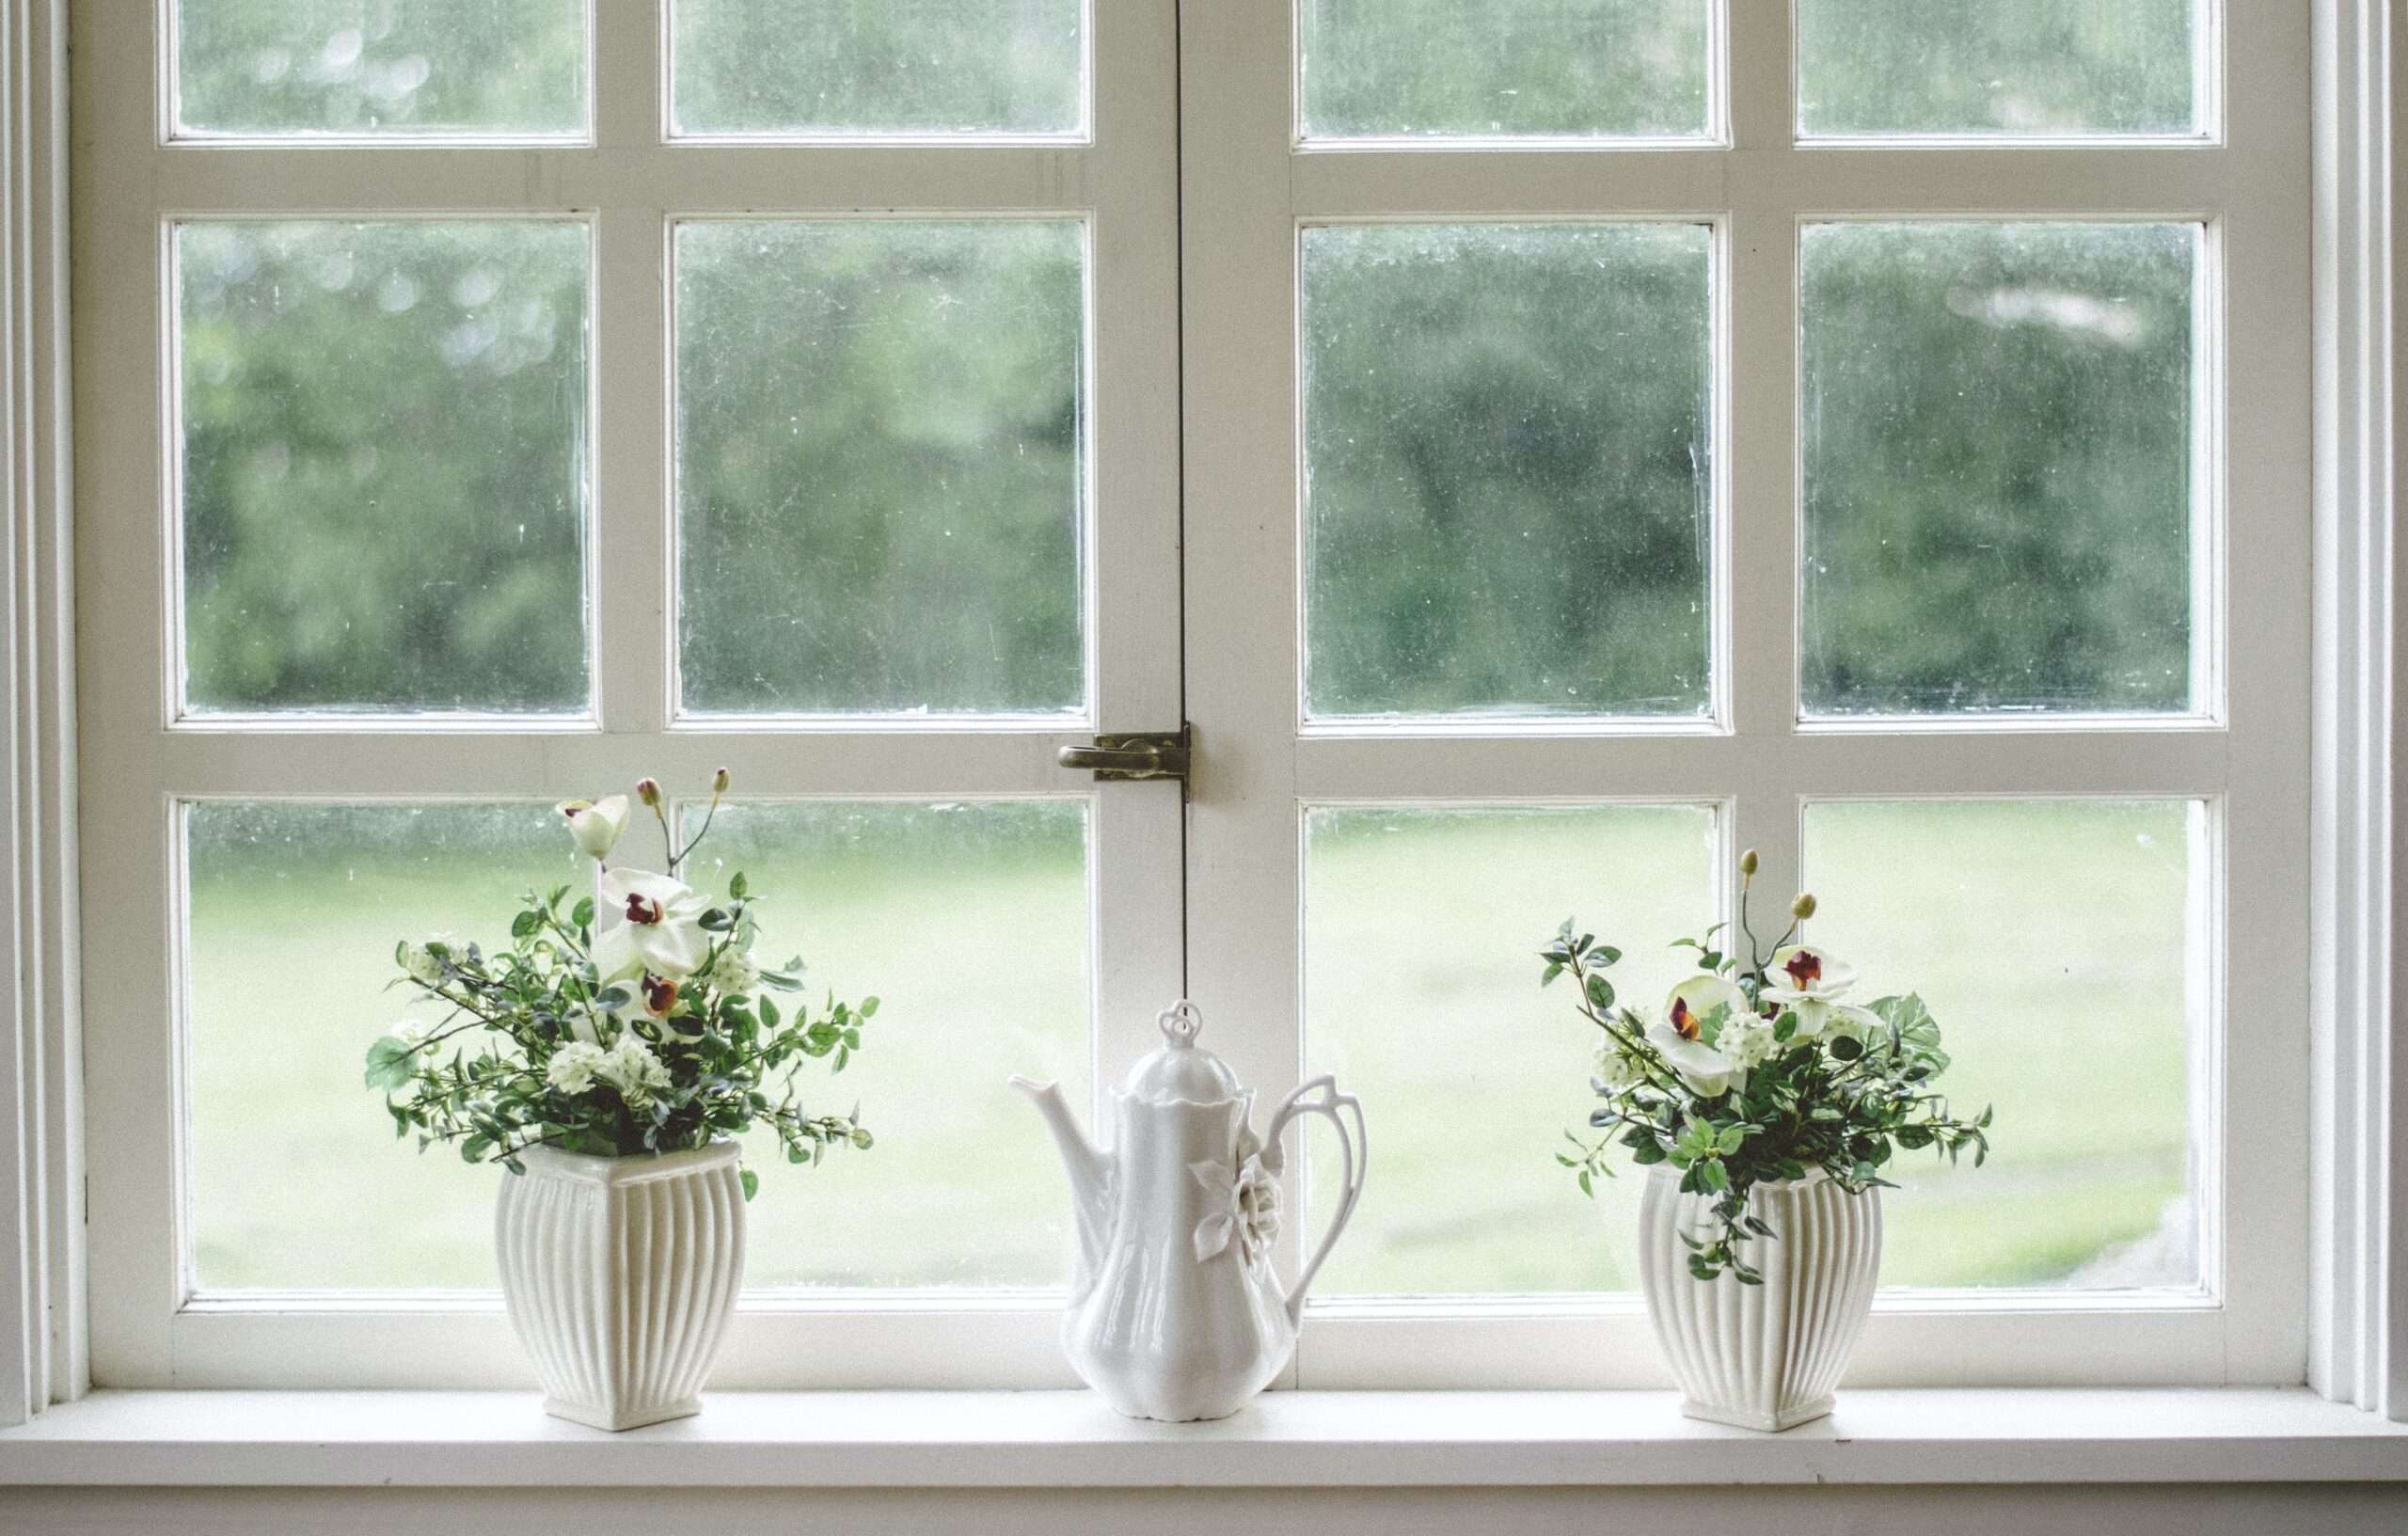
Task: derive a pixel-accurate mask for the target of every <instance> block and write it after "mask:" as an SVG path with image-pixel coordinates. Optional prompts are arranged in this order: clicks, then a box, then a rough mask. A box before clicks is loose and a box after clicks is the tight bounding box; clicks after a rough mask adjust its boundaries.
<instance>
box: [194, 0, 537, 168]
mask: <svg viewBox="0 0 2408 1536" xmlns="http://www.w3.org/2000/svg"><path fill="white" fill-rule="evenodd" d="M176 91H177V103H176V119H177V132H178V133H179V134H181V135H309V134H331V135H363V134H366V135H413V134H414V135H483V134H499V135H511V136H514V137H526V136H530V135H534V136H543V137H569V136H576V135H581V134H583V132H584V131H585V6H584V5H583V3H582V0H177V5H176Z"/></svg>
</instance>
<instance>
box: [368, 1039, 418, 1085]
mask: <svg viewBox="0 0 2408 1536" xmlns="http://www.w3.org/2000/svg"><path fill="white" fill-rule="evenodd" d="M417 1076H418V1047H416V1046H414V1045H407V1044H404V1042H402V1041H400V1040H397V1039H395V1038H393V1037H391V1036H390V1035H380V1036H378V1037H376V1040H375V1042H374V1043H373V1044H372V1045H370V1046H369V1048H368V1069H367V1083H368V1086H370V1087H372V1088H383V1089H384V1090H385V1091H387V1092H388V1093H390V1092H392V1091H393V1090H395V1089H397V1088H405V1087H407V1086H409V1085H410V1081H411V1079H413V1078H415V1077H417Z"/></svg>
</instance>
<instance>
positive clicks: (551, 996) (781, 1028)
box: [367, 768, 878, 1199]
mask: <svg viewBox="0 0 2408 1536" xmlns="http://www.w3.org/2000/svg"><path fill="white" fill-rule="evenodd" d="M727 789H728V774H727V770H726V769H725V768H721V769H720V771H719V772H718V774H717V775H716V776H715V777H714V778H713V780H712V782H711V800H710V811H709V814H707V815H706V816H705V817H704V821H703V825H702V827H701V829H700V830H699V831H696V832H695V834H694V836H693V837H692V838H691V839H689V840H688V841H687V842H686V843H684V844H683V845H682V846H681V845H680V844H679V842H678V840H677V838H676V836H675V835H674V834H673V832H672V831H670V827H669V818H668V816H667V814H666V813H665V812H664V811H663V810H662V796H661V791H660V786H659V784H657V783H656V782H655V781H653V780H651V779H644V780H642V781H640V782H639V783H638V784H637V785H636V799H637V800H640V801H641V802H642V804H643V805H644V806H646V807H648V808H649V809H650V810H651V812H652V814H653V817H654V819H655V820H656V821H657V822H658V823H659V824H660V834H661V841H662V845H663V847H664V850H665V851H666V853H667V855H668V859H667V869H668V873H666V874H651V873H647V872H644V871H641V870H634V869H628V868H626V867H624V866H614V865H612V864H611V863H610V857H611V854H612V852H613V850H614V849H615V848H616V847H617V846H618V842H619V838H620V835H621V833H622V832H624V831H626V823H627V819H628V815H629V807H628V802H627V797H626V796H625V795H613V796H610V797H609V798H608V799H605V800H569V801H566V802H565V803H563V804H562V805H561V806H560V807H559V809H560V813H561V816H562V818H563V820H564V821H565V822H566V824H567V828H568V831H569V835H570V836H571V837H572V838H574V839H575V840H576V843H577V846H578V848H579V849H581V850H582V851H583V852H584V853H585V854H586V855H587V856H588V857H590V858H591V859H593V860H594V866H595V877H596V878H595V880H594V894H593V895H583V896H579V897H578V898H577V899H576V900H575V901H574V902H572V901H570V899H569V887H567V886H561V887H558V888H556V889H554V890H552V891H549V892H542V893H537V892H530V893H529V894H528V895H527V896H526V898H525V900H524V903H523V905H522V906H521V907H520V909H519V911H518V913H517V915H516V916H515V918H514V919H513V920H512V922H511V925H510V943H509V946H508V947H507V948H504V949H499V950H496V951H493V952H491V953H488V952H487V951H485V950H484V949H483V948H482V947H480V946H479V945H477V944H475V943H472V942H466V941H463V940H459V939H455V938H451V937H448V936H440V935H438V936H436V937H434V938H429V939H424V940H419V941H415V942H411V941H404V942H403V943H401V944H400V945H399V946H398V947H397V948H396V949H395V951H394V960H395V963H396V964H398V965H399V966H400V968H401V972H402V974H401V976H400V977H399V978H397V980H396V983H395V985H404V986H408V987H411V988H414V989H416V990H417V991H418V992H419V993H420V998H419V1001H420V1002H422V1003H426V1004H431V1005H433V1006H435V1007H436V1008H437V1009H439V1010H441V1011H440V1013H439V1014H438V1015H437V1016H436V1017H434V1018H432V1019H423V1020H419V1019H414V1020H409V1021H404V1023H402V1024H400V1025H399V1026H397V1027H396V1028H395V1029H394V1030H393V1031H392V1032H391V1033H390V1034H388V1035H386V1036H383V1037H379V1038H378V1039H377V1040H376V1041H375V1042H374V1043H373V1044H372V1045H371V1046H370V1047H369V1048H368V1069H367V1080H368V1085H369V1086H370V1087H372V1088H381V1089H383V1090H384V1091H385V1094H386V1101H385V1102H386V1108H387V1109H388V1111H389V1112H390V1113H391V1115H392V1116H393V1129H394V1134H395V1135H397V1136H406V1135H408V1134H410V1133H411V1132H413V1131H414V1132H417V1134H418V1140H419V1149H420V1151H423V1150H425V1149H426V1148H428V1147H431V1146H434V1145H436V1144H437V1143H447V1144H453V1145H456V1146H457V1147H458V1148H459V1152H460V1156H461V1157H462V1158H463V1159H465V1160H466V1161H467V1162H470V1163H481V1162H497V1163H499V1164H502V1165H503V1166H504V1167H506V1168H508V1169H509V1170H510V1171H511V1172H513V1173H524V1172H526V1167H525V1165H524V1164H522V1163H521V1162H520V1161H519V1154H520V1153H522V1152H524V1151H526V1150H527V1149H528V1148H531V1147H555V1148H560V1149H562V1150H563V1151H568V1152H580V1153H587V1154H591V1155H595V1156H601V1157H626V1156H632V1155H635V1154H638V1153H644V1152H673V1151H683V1150H688V1149H690V1148H700V1147H704V1146H706V1145H708V1144H709V1143H710V1142H712V1141H713V1140H715V1139H717V1138H720V1137H724V1136H734V1135H737V1134H739V1133H741V1132H745V1131H748V1130H750V1129H752V1128H753V1126H755V1125H766V1126H768V1128H769V1129H770V1130H771V1131H772V1132H775V1134H776V1135H777V1138H778V1140H779V1142H780V1143H781V1144H782V1145H783V1146H784V1149H785V1155H786V1160H787V1161H788V1162H789V1163H798V1164H800V1163H816V1162H818V1161H819V1159H820V1158H821V1156H822V1155H823V1154H824V1153H825V1152H826V1151H827V1150H828V1148H832V1147H840V1146H850V1147H855V1148H867V1147H868V1146H869V1145H870V1140H871V1138H870V1133H869V1132H867V1131H865V1130H863V1128H862V1124H861V1112H860V1110H859V1108H858V1107H856V1109H855V1110H854V1112H853V1113H852V1114H850V1115H847V1116H829V1115H822V1116H815V1115H808V1114H805V1113H804V1112H803V1111H802V1110H801V1109H800V1107H799V1106H798V1104H797V1102H796V1099H795V1090H794V1079H795V1076H796V1074H797V1073H798V1072H799V1071H800V1069H801V1068H802V1065H803V1064H804V1063H805V1062H806V1061H816V1060H820V1059H823V1058H828V1057H833V1058H834V1059H833V1062H832V1069H833V1070H835V1071H839V1072H841V1071H843V1070H844V1069H845V1064H846V1063H847V1062H848V1060H849V1059H850V1058H851V1055H852V1053H853V1052H855V1051H857V1050H859V1049H860V1048H861V1043H862V1028H863V1025H864V1024H866V1023H867V1022H868V1021H869V1020H870V1019H871V1018H872V1017H873V1016H874V1015H875V1014H876V1013H877V1012H878V999H877V998H875V997H868V998H863V1000H862V1001H861V1003H860V1004H859V1005H853V1004H848V1003H840V1002H838V1001H837V1000H836V999H835V998H834V997H833V996H830V997H829V999H828V1000H827V1002H826V1003H825V1004H824V1005H823V1006H821V1007H820V1008H819V1009H818V1010H817V1011H816V1013H815V1012H814V1010H813V1009H812V1008H811V1007H810V1006H809V1005H808V1004H796V1005H791V1007H792V1011H791V1013H789V1012H787V1011H786V1010H785V1009H782V1008H781V1007H780V1006H779V1005H778V1004H777V1002H776V1001H775V1000H774V999H773V998H772V997H771V996H770V993H772V992H787V993H794V992H800V990H801V989H802V974H803V965H802V961H801V959H800V958H794V959H790V960H788V961H787V962H786V963H785V964H784V965H782V966H778V967H775V968H769V967H765V966H763V965H762V964H761V963H759V962H758V961H757V960H755V959H754V958H753V942H754V939H755V937H756V935H757V928H756V925H755V922H754V919H753V907H754V905H755V904H756V902H757V901H758V900H759V898H758V897H756V896H754V895H753V894H752V893H751V891H750V890H748V889H747V887H746V885H745V880H744V876H743V875H742V874H741V873H740V872H739V873H737V874H735V875H733V876H732V877H730V879H729V880H728V882H727V895H726V897H725V899H724V900H721V901H713V900H711V899H710V898H708V897H705V895H702V894H701V893H699V892H696V891H694V890H693V889H691V888H690V887H689V886H688V885H686V884H685V883H684V882H683V881H682V880H680V879H677V871H678V868H679V866H680V865H681V864H683V863H685V861H686V860H687V858H688V857H689V856H690V855H691V854H692V853H693V851H694V849H695V847H697V846H699V845H700V844H701V842H702V840H703V839H704V838H705V836H707V835H708V834H709V831H710V828H711V822H712V820H713V819H714V818H715V817H716V816H717V815H718V811H719V806H720V801H721V798H722V797H724V796H725V795H726V793H727ZM773 1095H774V1097H773ZM742 1182H743V1188H744V1195H745V1197H746V1198H747V1199H750V1198H752V1196H753V1193H754V1191H755V1190H756V1189H757V1188H758V1187H759V1181H758V1179H757V1178H756V1176H755V1175H754V1174H753V1171H752V1170H751V1169H749V1168H748V1169H745V1170H744V1172H743V1174H742Z"/></svg>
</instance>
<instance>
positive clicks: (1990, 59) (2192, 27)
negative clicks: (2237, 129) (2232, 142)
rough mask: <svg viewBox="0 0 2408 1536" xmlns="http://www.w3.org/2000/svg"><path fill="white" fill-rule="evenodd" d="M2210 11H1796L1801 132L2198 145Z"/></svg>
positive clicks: (2088, 3) (1863, 3)
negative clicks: (2158, 137) (2165, 137)
mask: <svg viewBox="0 0 2408 1536" xmlns="http://www.w3.org/2000/svg"><path fill="white" fill-rule="evenodd" d="M2248 3H2256V0H2248ZM2204 8H2205V6H2204V0H2012V3H2010V4H2002V3H2001V0H1798V126H1799V128H1800V130H1801V131H1802V132H1804V133H1807V134H1814V135H1825V134H1830V135H1858V134H1862V135H1882V134H1983V135H2007V136H2030V137H2042V136H2048V135H2099V134H2190V133H2194V132H2196V131H2197V129H2198V127H2199V119H2198V112H2199V80H2200V75H2201V72H2202V69H2203V63H2204V60H2203V57H2202V55H2203V51H2204V45H2205V42H2206V37H2207V21H2206V18H2205V16H2204V15H2203V14H2202V11H2203V10H2204Z"/></svg>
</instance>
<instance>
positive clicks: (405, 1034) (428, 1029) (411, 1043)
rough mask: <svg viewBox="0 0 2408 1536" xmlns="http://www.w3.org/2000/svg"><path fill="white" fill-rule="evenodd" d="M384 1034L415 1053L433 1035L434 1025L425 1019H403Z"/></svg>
mask: <svg viewBox="0 0 2408 1536" xmlns="http://www.w3.org/2000/svg"><path fill="white" fill-rule="evenodd" d="M385 1033H386V1035H387V1036H388V1037H391V1038H393V1039H396V1040H399V1041H401V1042H402V1043H403V1044H404V1045H406V1046H408V1047H409V1048H410V1049H411V1050H413V1051H415V1050H417V1049H418V1048H419V1047H420V1046H421V1045H424V1044H425V1043H426V1037H428V1036H429V1035H432V1034H434V1033H435V1023H434V1021H432V1020H427V1019H404V1020H402V1021H400V1022H399V1023H396V1024H395V1025H394V1026H393V1027H392V1028H390V1029H388V1030H387V1031H386V1032H385Z"/></svg>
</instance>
